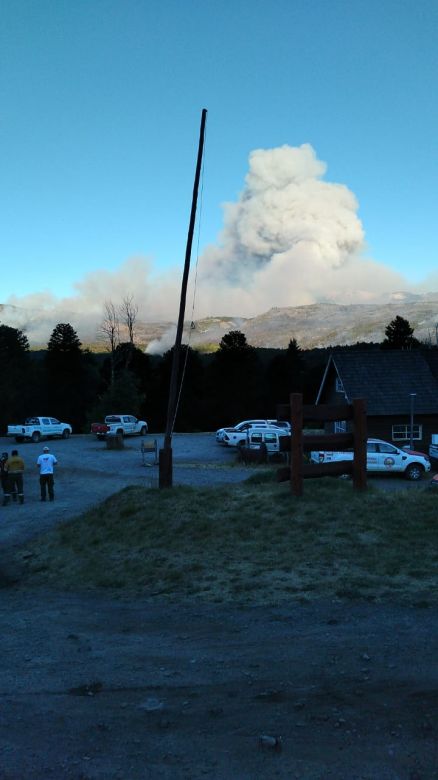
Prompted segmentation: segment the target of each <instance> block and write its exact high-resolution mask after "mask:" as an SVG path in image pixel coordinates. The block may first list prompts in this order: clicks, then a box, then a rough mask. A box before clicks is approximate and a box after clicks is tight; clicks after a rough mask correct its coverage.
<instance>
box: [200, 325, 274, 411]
mask: <svg viewBox="0 0 438 780" xmlns="http://www.w3.org/2000/svg"><path fill="white" fill-rule="evenodd" d="M257 380H258V359H257V353H256V350H255V349H254V347H252V346H250V345H249V344H248V343H247V341H246V336H245V334H244V333H242V332H241V331H239V330H234V331H230V332H229V333H227V334H225V336H223V338H222V339H221V342H220V345H219V349H218V351H217V352H216V353H215V355H214V361H213V364H212V367H211V372H210V393H209V396H210V398H211V399H215V406H214V408H211V416H212V421H213V422H214V425H215V426H219V425H224V424H225V425H227V424H229V425H231V424H234V423H236V422H238V421H239V420H241V419H243V418H245V417H255V416H257V415H258V414H259V413H260V409H259V407H260V400H261V393H260V382H258V381H257Z"/></svg>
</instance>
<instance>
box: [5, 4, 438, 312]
mask: <svg viewBox="0 0 438 780" xmlns="http://www.w3.org/2000/svg"><path fill="white" fill-rule="evenodd" d="M2 9H3V10H2V21H1V28H0V79H1V101H0V106H1V107H0V155H1V171H2V174H1V181H0V207H1V208H0V213H1V230H0V258H1V262H2V267H3V274H2V279H1V282H0V302H5V301H6V300H8V299H9V297H10V296H11V295H15V296H18V298H20V297H21V296H26V295H29V294H32V293H36V292H40V291H42V290H50V291H51V292H52V293H53V294H54V295H55V296H68V295H71V294H72V293H73V292H74V284H75V283H76V282H78V280H81V279H82V278H83V277H84V276H85V275H86V274H89V273H90V272H94V271H98V270H99V269H105V270H106V271H109V272H112V271H115V270H116V269H117V268H119V267H120V266H121V265H122V264H123V263H124V262H125V261H126V260H127V259H128V258H132V257H148V258H151V263H152V278H153V275H154V274H159V273H162V272H163V273H165V272H166V270H168V269H171V268H172V267H175V266H177V267H178V268H180V267H182V263H183V258H184V251H185V241H186V233H187V224H188V217H189V210H190V199H191V192H192V186H193V176H194V167H195V159H196V149H197V141H198V132H199V122H200V116H201V110H202V108H204V107H205V108H207V109H208V124H207V139H206V152H205V163H204V176H203V200H202V219H201V221H200V236H199V241H200V251H201V253H202V250H203V248H204V247H206V246H207V245H209V244H215V242H216V241H217V237H218V234H219V232H220V230H221V228H222V225H223V212H222V208H221V204H223V203H224V202H236V200H237V199H238V197H239V193H240V192H241V191H242V189H243V187H244V181H245V176H246V174H247V172H248V156H249V154H250V153H251V152H252V151H253V150H255V149H274V148H276V147H281V146H283V145H288V146H291V147H299V146H301V145H303V144H310V145H311V146H312V147H313V149H314V151H315V154H316V156H317V158H318V159H319V160H322V161H324V162H325V163H326V164H327V172H326V174H325V176H324V179H325V180H326V181H328V182H333V183H334V182H336V183H339V184H343V185H345V186H346V187H347V188H348V189H349V190H350V191H351V192H352V193H354V195H355V197H356V198H357V201H358V204H359V210H358V217H359V219H360V220H361V222H362V227H363V231H364V233H365V242H366V248H365V253H366V255H367V256H368V257H371V258H373V259H374V260H375V261H376V262H377V263H380V264H383V265H385V266H387V267H388V268H389V269H393V270H394V271H397V272H399V273H401V274H402V275H403V276H405V277H406V278H407V280H408V282H411V283H414V284H415V283H418V282H421V281H422V280H423V279H424V278H426V277H427V275H428V274H431V273H434V272H436V269H437V265H438V263H437V224H438V220H437V216H436V212H437V205H438V195H437V193H438V152H437V125H438V89H437V71H438V68H437V65H438V55H437V49H438V47H437V40H438V4H437V3H436V0H417V1H416V2H414V0H412V1H409V2H408V1H407V0H397V2H396V1H395V0H385V1H384V2H382V1H381V0H379V1H378V2H377V0H350V1H349V2H347V1H346V0H325V1H323V0H307V1H305V0H272V1H271V2H269V3H268V2H267V1H266V0H263V2H261V1H260V0H227V1H226V2H217V1H216V2H212V0H204V1H201V0H197V1H195V0H179V1H177V0H159V1H158V0H123V1H122V0H119V1H118V2H116V1H115V0H74V2H73V1H72V0H56V2H55V1H54V0H50V1H49V0H38V2H34V0H25V1H24V0H4V3H3V6H2ZM435 289H438V280H437V284H436V286H435ZM160 294H161V293H160ZM274 297H275V296H274ZM275 303H276V301H275V300H272V301H271V304H272V305H275Z"/></svg>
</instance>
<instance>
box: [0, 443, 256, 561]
mask: <svg viewBox="0 0 438 780" xmlns="http://www.w3.org/2000/svg"><path fill="white" fill-rule="evenodd" d="M153 438H155V437H153V436H151V437H147V439H146V440H145V441H151V440H152V439H153ZM157 440H158V446H162V442H163V437H162V436H157ZM141 441H142V440H141V439H140V438H138V437H135V438H134V437H132V438H129V439H125V446H124V449H123V450H109V449H107V447H106V443H105V442H102V441H98V440H97V439H96V438H95V437H94V436H90V435H83V436H79V435H78V436H72V437H71V438H70V439H68V440H63V439H58V440H53V441H50V442H43V443H40V444H32V443H23V444H19V445H18V444H17V445H15V443H14V442H13V441H11V440H10V439H7V438H4V437H3V438H0V448H1V452H10V451H11V449H14V447H16V448H17V449H18V451H19V453H20V455H21V456H22V457H23V458H24V462H25V465H26V471H25V478H24V496H25V499H24V504H23V505H22V506H20V505H17V504H11V505H10V506H8V507H5V508H3V507H0V548H1V549H2V550H3V551H5V550H6V549H8V548H10V547H11V546H15V545H17V544H21V543H22V542H25V541H26V539H29V538H30V537H32V536H34V535H35V534H38V533H41V532H42V531H45V530H47V529H49V528H50V527H51V526H52V525H54V524H56V523H60V522H63V521H65V520H66V519H68V518H70V517H75V516H76V515H78V514H81V513H82V512H84V511H85V510H86V509H88V508H89V507H91V506H93V505H95V504H97V503H99V502H101V501H103V500H104V499H105V498H107V497H108V496H109V495H111V494H112V493H116V492H117V491H119V490H121V489H122V488H124V487H126V486H127V485H144V486H145V487H156V486H157V485H158V466H157V465H154V455H153V453H145V455H144V457H143V456H142V453H141ZM45 444H48V446H49V447H50V451H51V452H52V453H53V454H54V455H55V456H56V458H57V460H58V466H57V467H56V473H55V501H54V503H53V504H52V503H49V502H46V503H44V504H43V503H41V502H40V493H39V477H38V475H39V470H38V468H37V466H36V460H37V457H38V455H40V454H41V452H42V448H43V446H44V445H45ZM172 448H173V462H174V484H175V485H195V486H203V485H220V484H226V483H230V482H238V481H241V480H243V479H245V477H247V476H248V474H250V473H251V469H248V468H245V467H242V466H238V465H236V454H235V451H234V450H231V449H228V448H227V447H221V446H219V445H218V444H216V441H215V437H214V434H213V433H201V434H175V435H174V437H173V439H172Z"/></svg>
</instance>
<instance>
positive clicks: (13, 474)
mask: <svg viewBox="0 0 438 780" xmlns="http://www.w3.org/2000/svg"><path fill="white" fill-rule="evenodd" d="M4 467H5V469H6V471H7V472H8V488H7V493H5V497H4V499H3V504H4V505H7V504H9V502H10V500H11V495H14V493H16V494H17V496H18V502H19V503H20V504H22V503H23V502H24V494H23V473H24V460H23V458H21V457H20V456H19V454H18V450H12V452H11V455H10V457H9V458H8V459H7V461H6V463H5V466H4ZM14 500H15V499H14Z"/></svg>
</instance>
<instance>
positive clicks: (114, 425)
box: [91, 414, 148, 439]
mask: <svg viewBox="0 0 438 780" xmlns="http://www.w3.org/2000/svg"><path fill="white" fill-rule="evenodd" d="M147 432H148V424H147V422H145V420H137V418H136V417H134V415H132V414H107V416H106V417H105V422H103V423H91V433H94V434H95V435H96V436H97V438H98V439H105V438H106V437H107V436H108V434H109V435H110V436H111V434H121V435H122V436H135V435H138V436H146V434H147Z"/></svg>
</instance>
